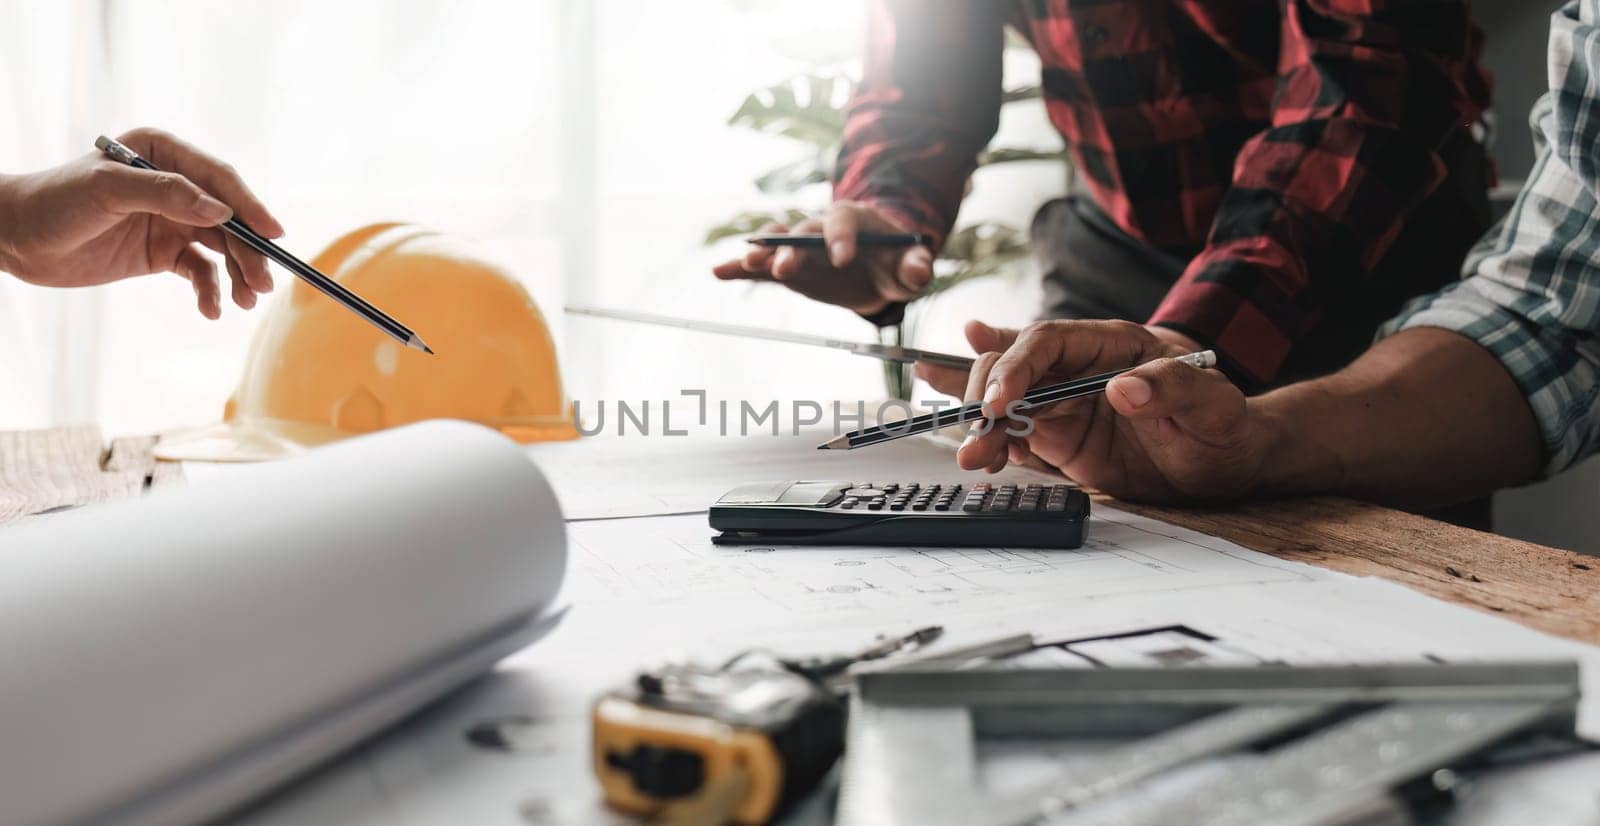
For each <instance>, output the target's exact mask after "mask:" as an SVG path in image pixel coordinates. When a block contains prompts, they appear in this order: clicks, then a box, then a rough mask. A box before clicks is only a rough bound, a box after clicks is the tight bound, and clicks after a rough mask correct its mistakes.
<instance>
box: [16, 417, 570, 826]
mask: <svg viewBox="0 0 1600 826" xmlns="http://www.w3.org/2000/svg"><path fill="white" fill-rule="evenodd" d="M565 565H566V539H565V527H564V524H563V521H562V518H561V512H560V510H559V508H558V506H557V504H556V500H555V496H554V494H553V493H552V492H551V490H550V487H549V485H548V484H547V483H546V482H545V480H544V478H543V476H542V475H541V474H540V473H539V471H538V469H537V468H536V467H535V466H534V465H533V463H532V462H531V461H529V459H528V458H527V456H526V455H525V454H524V452H523V451H522V449H521V448H520V447H519V446H518V445H516V444H514V443H512V442H511V441H509V440H507V439H505V438H504V437H502V436H501V435H499V434H498V433H495V432H494V431H491V430H488V429H486V428H482V427H478V426H476V425H469V424H464V423H460V422H426V423H423V424H418V425H413V426H410V427H405V428H401V429H398V430H393V431H389V432H386V433H381V434H377V435H372V436H366V437H362V438H358V439H352V440H350V441H348V442H344V443H341V444H337V445H334V446H330V447H326V448H322V449H319V450H316V451H313V452H312V453H310V454H308V455H306V456H303V457H300V458H296V459H291V460H287V461H283V462H278V463H273V464H263V465H255V466H250V467H243V468H238V469H236V470H235V471H233V472H231V473H230V474H227V475H222V476H217V477H215V478H214V479H209V480H207V481H206V483H205V484H196V485H194V486H192V487H188V488H183V489H179V490H176V491H172V492H170V493H169V492H162V493H158V494H154V495H151V496H149V497H146V498H144V499H142V500H138V501H129V502H122V503H117V504H111V505H103V506H98V507H93V508H89V509H85V510H82V511H74V512H68V513H63V514H60V515H57V516H51V517H45V518H40V519H36V520H33V521H31V522H28V523H24V524H22V525H20V526H17V527H14V528H11V529H7V530H3V531H0V823H6V824H32V823H57V822H83V821H95V822H132V823H155V822H160V823H173V822H180V821H195V820H199V819H204V818H209V817H212V816H214V815H216V814H218V813H219V812H222V811H225V810H227V809H228V808H231V807H233V806H236V805H238V804H239V803H240V802H242V800H243V799H244V798H246V797H249V796H251V795H254V794H257V793H259V792H261V791H263V790H265V789H266V788H268V787H270V786H273V785H275V784H277V783H280V782H281V781H282V780H283V779H285V778H286V777H288V776H290V775H292V774H294V773H296V772H298V771H302V770H304V769H305V768H306V767H307V766H308V765H310V764H311V763H314V762H316V761H319V760H322V759H325V758H326V757H328V756H329V755H331V754H332V753H334V752H336V751H338V750H341V749H343V748H346V747H348V746H349V745H351V744H352V743H354V742H355V741H357V740H359V739H361V738H363V737H366V736H369V735H370V734H372V733H374V732H375V731H376V730H377V729H378V728H380V727H382V726H383V725H386V724H388V723H389V722H392V721H394V720H395V719H398V718H399V717H401V716H403V715H405V714H408V713H409V712H411V711H413V710H415V709H416V708H417V707H419V706H421V705H422V704H424V703H426V702H428V701H430V700H433V699H435V698H437V697H438V696H439V695H440V694H442V693H444V692H445V691H448V690H450V689H451V688H454V687H455V686H457V685H459V684H461V683H462V682H464V681H466V680H468V679H471V678H472V677H474V676H476V675H477V674H480V673H482V672H483V671H485V670H487V669H488V668H489V667H491V666H492V664H493V662H494V661H495V660H496V659H498V658H500V657H503V656H505V655H506V654H508V653H510V650H514V648H515V647H517V646H520V645H521V644H522V641H525V640H526V639H527V638H529V637H531V636H532V634H533V631H532V630H531V629H538V628H543V627H548V625H549V624H551V622H550V620H549V617H550V616H551V614H550V611H549V609H550V606H551V603H552V601H553V600H554V598H555V595H556V593H557V591H558V590H559V588H560V585H561V579H562V574H563V571H564V569H565ZM519 635H520V641H517V642H515V643H514V644H512V643H510V642H508V641H510V640H518V639H519Z"/></svg>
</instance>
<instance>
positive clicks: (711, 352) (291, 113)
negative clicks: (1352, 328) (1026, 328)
mask: <svg viewBox="0 0 1600 826" xmlns="http://www.w3.org/2000/svg"><path fill="white" fill-rule="evenodd" d="M863 5H864V4H863V3H862V2H861V0H678V1H677V2H672V3H662V2H649V0H476V1H475V2H470V3H463V2H450V1H449V0H404V2H399V0H340V2H326V0H321V1H320V2H319V1H318V0H231V2H226V3H221V2H215V0H62V1H61V2H42V0H40V1H37V2H36V1H35V0H0V106H3V107H4V108H3V109H0V111H4V112H5V113H6V114H7V115H9V117H7V118H0V170H3V171H6V172H17V171H29V170H35V169H39V168H42V167H44V166H47V165H50V164H54V163H59V162H61V161H64V160H67V159H69V158H71V157H74V156H76V155H78V154H80V153H82V152H85V151H87V150H88V149H89V148H90V145H91V143H92V140H93V138H94V136H95V135H96V134H99V133H101V132H107V133H115V132H118V131H121V130H124V129H127V128H131V127H133V126H139V125H153V126H160V127H162V128H165V129H169V130H171V131H173V132H176V133H178V134H180V135H183V136H184V137H186V138H188V139H190V140H192V141H194V142H195V143H197V144H199V145H201V146H203V147H205V148H207V149H208V150H210V151H211V152H213V153H215V154H217V155H220V156H222V157H224V158H226V159H227V160H228V161H229V162H231V163H232V164H233V165H234V166H236V167H237V168H238V169H239V170H240V171H241V173H243V175H244V176H245V178H246V179H247V180H248V181H249V182H250V183H251V185H252V186H253V187H254V188H255V190H256V191H257V192H258V193H259V194H260V195H261V196H262V197H263V198H264V199H266V201H267V203H268V204H269V205H270V206H271V207H272V209H273V211H274V212H275V213H276V214H277V215H278V217H279V218H280V219H281V220H282V221H283V223H284V225H285V226H286V228H287V229H288V236H287V238H286V239H284V241H283V243H284V245H285V246H286V247H288V248H289V249H291V250H294V251H296V252H297V253H299V254H300V255H301V256H303V257H310V256H312V255H314V254H315V253H316V252H317V251H318V250H319V249H321V247H322V246H323V245H325V244H326V243H327V242H328V241H330V240H332V239H333V238H334V237H337V236H338V235H339V234H341V233H343V232H345V231H348V230H350V229H353V228H355V227H358V226H362V225H364V224H367V223H371V222H375V221H383V220H410V221H418V222H422V223H426V224H431V225H434V226H437V227H439V228H442V229H445V230H448V231H451V232H456V233H460V234H463V235H467V236H471V237H473V238H475V239H477V240H478V241H480V242H482V244H483V245H484V246H485V247H486V248H487V249H488V250H489V251H490V252H491V253H492V254H493V255H495V256H496V257H498V258H499V259H501V260H502V261H503V262H504V263H506V264H508V265H510V266H511V268H512V269H513V270H514V271H516V272H517V273H518V274H519V275H520V276H521V277H522V278H523V279H524V281H525V282H526V284H527V286H528V287H529V289H530V291H531V292H532V293H533V295H534V297H535V298H536V299H537V300H538V301H539V302H540V304H541V306H542V307H543V309H544V310H545V314H546V316H547V318H549V320H550V322H551V325H552V327H553V328H554V329H553V332H554V334H555V336H556V340H557V343H558V347H559V349H560V350H561V352H562V359H563V362H564V368H565V377H566V383H567V387H568V390H569V393H570V395H572V396H574V397H576V398H580V399H583V400H585V401H586V402H595V401H597V400H599V399H607V400H612V401H615V400H617V399H630V400H640V399H663V398H676V397H677V391H678V390H680V389H700V388H703V389H706V390H707V391H708V392H709V393H710V394H711V397H712V398H713V399H715V398H719V397H720V398H726V399H739V398H748V399H753V400H762V399H769V398H773V399H780V400H784V399H802V398H804V399H817V400H824V401H826V400H831V399H844V400H849V399H875V398H879V397H881V396H882V394H883V392H884V390H883V387H884V386H883V381H882V377H881V372H880V369H879V366H878V365H877V363H875V362H872V361H869V360H866V359H859V358H854V357H850V356H846V355H838V354H830V353H826V352H814V351H811V350H808V349H806V348H799V349H797V348H795V347H793V346H790V345H779V344H764V343H759V342H757V343H744V342H738V341H734V340H730V339H724V338H720V337H714V336H703V335H695V334H692V333H687V332H674V331H660V330H651V329H646V328H637V327H628V326H625V325H619V324H617V323H614V322H601V321H592V320H582V321H574V320H569V319H566V318H564V317H563V316H562V314H561V312H560V308H561V306H562V305H563V303H565V302H566V301H567V300H575V301H585V302H591V303H601V304H608V305H613V306H622V307H631V308H635V309H646V310H654V311H657V312H664V313H671V314H676V315H682V316H690V317H698V318H716V319H726V320H732V321H739V322H743V323H752V324H763V325H768V326H773V327H782V328H788V329H798V330H809V331H812V332H818V333H827V334H831V335H835V336H839V337H845V338H856V339H866V338H870V337H871V336H872V335H873V331H872V328H871V327H870V326H869V325H867V324H866V323H865V322H863V321H861V320H860V319H859V318H856V317H855V316H854V315H853V314H851V313H849V312H847V311H844V310H841V309H838V308H835V307H827V306H823V305H819V304H815V303H813V302H809V301H806V300H804V299H800V298H798V297H797V296H794V295H793V294H790V293H788V292H787V291H784V290H781V289H776V288H769V289H752V288H751V287H749V286H748V285H747V284H743V283H739V284H726V283H720V282H716V281H714V280H713V279H712V278H711V276H710V274H709V266H710V265H711V263H713V262H714V261H716V260H719V259H722V258H725V257H727V256H730V255H733V254H736V253H738V252H739V251H740V245H739V244H738V243H737V242H728V243H725V244H724V245H723V246H721V247H720V248H718V249H709V250H708V249H706V248H704V247H702V245H701V239H702V238H703V236H704V234H705V231H706V229H707V228H708V227H710V226H713V225H715V224H718V223H720V222H721V221H723V220H724V219H726V218H728V217H729V216H731V215H733V214H735V213H737V212H739V211H741V210H744V209H753V208H773V207H780V206H791V205H802V206H813V207H814V206H820V205H822V204H823V203H825V202H826V195H827V192H826V190H827V188H826V187H825V186H822V187H818V188H816V189H815V190H813V191H812V192H809V193H807V194H806V195H805V197H803V198H800V199H796V198H794V197H790V196H777V197H774V196H763V195H762V194H761V193H759V192H757V191H756V189H755V187H754V186H753V185H752V180H753V179H754V178H755V177H756V176H757V175H758V174H760V173H761V172H763V171H765V170H767V169H769V168H771V167H773V166H777V165H779V164H782V163H784V162H786V161H790V160H793V159H794V157H795V154H796V147H795V146H794V145H792V144H790V143H788V142H787V141H785V140H783V139H781V138H774V137H772V136H768V135H762V134H757V133H754V132H751V131H748V130H744V129H731V128H729V127H728V126H727V125H726V124H727V119H728V116H729V115H730V114H732V112H733V111H734V110H735V109H737V108H738V106H739V104H740V102H741V101H742V100H743V99H744V97H745V95H747V94H748V93H750V92H751V91H753V90H756V89H759V88H763V87H766V86H768V85H771V84H774V83H778V82H780V81H783V80H785V79H787V78H789V77H792V76H793V75H795V74H799V73H802V72H807V71H818V70H821V71H840V70H845V71H848V70H850V69H851V67H852V66H853V65H854V64H855V62H856V59H857V57H858V55H859V50H860V40H861V32H862V29H863V26H862V18H861V12H862V8H863ZM1032 71H1033V73H1035V75H1036V72H1037V69H1036V68H1035V69H1033V70H1032ZM1026 74H1027V73H1026V72H1025V73H1024V77H1023V78H1022V79H1027V78H1026ZM1037 120H1039V122H1040V123H1042V122H1043V119H1042V114H1040V116H1039V117H1038V118H1037ZM1008 128H1014V124H1011V123H1010V121H1009V120H1008V122H1007V124H1006V125H1003V126H1002V131H1004V130H1006V129H1008ZM1027 174H1031V175H1033V176H1034V177H1038V173H1037V172H1036V171H1035V172H1032V173H1027ZM1050 174H1051V178H1050V182H1049V185H1050V186H1053V185H1054V182H1055V181H1056V180H1058V179H1059V173H1058V172H1056V171H1054V170H1051V171H1050ZM1033 185H1034V186H1037V183H1035V184H1033ZM1026 190H1027V187H1026V186H1020V187H1017V186H1009V185H1008V186H1003V187H1000V188H996V189H990V188H986V187H979V188H978V189H977V190H976V191H975V195H974V198H973V199H972V200H971V202H969V204H968V206H967V208H966V209H965V210H964V214H966V215H968V216H969V217H987V216H990V215H1002V214H1003V215H1005V217H1007V219H1008V220H1010V221H1012V222H1013V223H1016V224H1020V225H1026V222H1027V217H1028V212H1029V211H1030V210H1031V208H1032V204H1034V203H1037V200H1038V199H1037V197H1034V196H1033V195H1031V194H1029V195H1028V197H1023V198H1021V199H1020V200H1019V199H1018V198H1016V197H1013V195H1012V193H1015V192H1018V191H1023V192H1026ZM997 196H998V197H997ZM1013 202H1017V203H1013ZM1018 203H1019V204H1020V208H1018ZM1011 213H1015V214H1011ZM277 277H278V278H279V280H280V281H281V280H284V279H286V278H288V276H287V275H286V274H284V273H281V272H279V273H278V275H277ZM956 299H959V300H956ZM940 306H941V307H943V308H944V309H943V310H941V314H942V315H945V314H947V315H948V316H949V317H948V319H944V318H941V320H940V322H939V324H938V325H931V324H930V325H926V326H927V332H928V334H929V335H930V339H929V340H928V341H927V342H926V343H927V344H929V345H930V346H935V347H942V348H947V349H951V348H961V349H964V343H962V342H961V341H960V335H959V328H960V323H959V322H960V321H961V320H964V319H965V318H968V317H972V316H981V317H984V318H987V319H990V320H997V321H1013V320H1019V319H1021V318H1025V317H1026V316H1027V313H1028V312H1030V311H1031V309H1032V300H1031V298H1028V297H1026V296H1024V297H1021V298H1019V297H1018V295H1016V290H1015V288H1014V285H1010V284H1001V283H995V284H991V285H974V289H973V290H970V291H967V292H965V293H963V295H961V296H952V297H950V298H946V299H942V300H941V305H940ZM945 311H948V312H947V313H946V312H945ZM263 312H264V307H263V308H261V309H257V310H256V311H254V312H252V313H244V312H242V311H239V310H237V309H236V308H231V307H227V306H225V307H224V315H223V318H222V320H221V321H218V322H209V321H206V320H205V319H203V318H201V317H200V316H199V314H198V313H196V312H195V310H194V307H193V299H192V295H191V293H190V291H189V288H188V286H187V285H186V284H185V283H184V282H182V281H181V280H180V279H178V278H176V277H175V276H170V275H168V276H162V275H158V276H152V277H149V278H141V279H134V280H132V281H127V282H122V283H119V284H114V285H110V286H107V287H104V288H97V289H94V290H77V291H71V292H63V291H49V290H43V289H39V288H35V287H29V286H26V285H21V284H18V283H16V282H15V281H14V280H13V279H9V278H6V277H0V427H23V426H43V425H50V424H60V423H66V422H74V421H94V422H98V423H99V424H100V425H101V426H102V428H103V429H104V430H106V431H107V432H108V433H109V434H119V433H140V432H155V431H159V430H164V429H169V428H174V427H181V426H185V425H192V424H204V423H206V422H209V421H213V420H215V419H216V418H217V416H218V415H219V414H220V413H221V410H222V405H223V402H224V401H225V400H226V398H227V397H228V395H229V394H230V393H231V392H232V389H233V386H234V384H235V382H236V381H237V378H238V375H239V373H240V369H241V365H242V361H243V359H244V356H245V352H246V349H247V346H248V343H249V337H250V335H251V332H252V330H253V329H254V325H255V324H256V322H257V320H258V319H259V318H260V317H261V316H262V314H263ZM935 326H937V329H935ZM775 365H781V368H778V367H775Z"/></svg>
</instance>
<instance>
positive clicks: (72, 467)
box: [0, 425, 182, 525]
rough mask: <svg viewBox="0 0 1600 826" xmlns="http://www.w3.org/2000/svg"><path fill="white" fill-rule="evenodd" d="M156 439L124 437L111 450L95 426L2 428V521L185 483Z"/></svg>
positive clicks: (111, 499) (10, 520)
mask: <svg viewBox="0 0 1600 826" xmlns="http://www.w3.org/2000/svg"><path fill="white" fill-rule="evenodd" d="M154 444H155V439H154V437H139V438H132V439H118V440H116V441H115V442H113V443H112V446H111V448H110V449H109V450H108V449H106V448H105V446H104V443H103V442H102V440H101V437H100V429H99V428H98V427H95V426H93V425H80V426H75V427H61V428H52V429H48V430H22V431H10V432H0V525H3V524H6V523H8V522H14V521H17V520H19V519H23V518H26V517H28V516H30V515H33V514H39V513H44V512H47V511H56V510H62V509H66V508H73V507H79V506H82V505H91V504H95V503H99V502H110V501H115V500H117V499H126V498H129V497H133V496H139V495H142V494H143V493H144V492H145V491H146V490H147V489H149V488H150V487H153V486H154V485H156V484H166V483H174V482H181V480H182V470H181V467H180V466H179V465H177V464H175V463H169V462H159V461H157V460H156V458H155V454H154V453H153V447H154Z"/></svg>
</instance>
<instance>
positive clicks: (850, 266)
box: [711, 201, 933, 316]
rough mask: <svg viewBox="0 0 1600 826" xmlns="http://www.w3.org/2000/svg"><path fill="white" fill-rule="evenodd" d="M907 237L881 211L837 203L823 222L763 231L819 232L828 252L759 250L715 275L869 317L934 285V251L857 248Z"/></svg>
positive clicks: (722, 267)
mask: <svg viewBox="0 0 1600 826" xmlns="http://www.w3.org/2000/svg"><path fill="white" fill-rule="evenodd" d="M905 231H906V228H905V227H903V226H901V225H900V224H899V223H898V222H896V221H895V220H894V219H893V218H890V217H889V216H888V215H887V214H885V213H884V212H883V211H882V210H880V209H878V208H877V207H874V206H872V205H870V204H863V203H858V202H855V201H837V202H835V203H834V204H833V205H832V206H830V207H828V211H827V212H826V213H824V214H823V216H822V217H821V218H808V219H806V220H804V221H801V222H800V223H798V224H796V225H795V226H793V227H785V226H783V225H781V224H768V225H766V226H764V227H762V228H761V232H764V233H787V232H796V233H815V232H821V233H822V235H823V238H824V242H825V244H826V246H827V249H826V250H816V249H812V250H808V249H801V248H798V247H778V248H776V249H774V248H770V247H755V248H753V249H751V250H750V251H749V252H746V253H745V254H744V255H743V256H742V257H740V258H735V259H733V260H732V261H726V262H723V263H722V264H718V265H717V266H715V267H713V268H712V270H711V272H712V273H713V274H714V275H716V277H718V278H720V279H723V280H724V281H737V280H746V281H776V282H777V283H779V284H782V285H784V286H785V287H788V288H789V289H791V290H794V291H795V292H797V293H799V294H801V295H803V296H805V297H807V298H810V299H814V300H816V301H822V302H825V303H828V304H837V305H839V306H840V307H845V308H847V309H850V310H854V311H855V312H857V313H860V314H861V315H865V316H870V315H873V314H875V313H879V312H882V311H883V310H884V308H886V307H888V306H889V305H890V304H892V303H895V302H898V301H910V300H911V299H913V298H916V297H917V296H918V295H920V294H921V293H922V291H923V289H925V288H926V287H927V286H928V282H930V281H932V280H933V251H932V250H930V249H928V248H927V247H925V246H914V247H886V248H877V247H874V248H866V249H862V248H859V247H858V246H857V244H856V235H857V234H858V233H862V232H905Z"/></svg>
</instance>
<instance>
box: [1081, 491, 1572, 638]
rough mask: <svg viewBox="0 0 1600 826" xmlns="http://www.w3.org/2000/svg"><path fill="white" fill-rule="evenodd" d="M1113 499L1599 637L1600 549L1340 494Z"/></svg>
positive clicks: (1299, 557) (1543, 625)
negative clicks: (1569, 547) (1176, 501)
mask: <svg viewBox="0 0 1600 826" xmlns="http://www.w3.org/2000/svg"><path fill="white" fill-rule="evenodd" d="M1095 498H1096V499H1097V500H1100V501H1104V502H1106V504H1108V505H1111V506H1113V507H1117V508H1122V509H1125V510H1129V511H1132V512H1134V513H1139V514H1144V515H1146V516H1150V517H1153V518H1155V519H1161V520H1164V521H1167V522H1171V523H1173V524H1175V525H1182V526H1183V527H1186V528H1190V529H1193V530H1196V531H1200V532H1202V533H1206V534H1211V535H1213V536H1218V537H1221V538H1223V539H1227V540H1229V541H1232V542H1237V543H1239V544H1240V545H1243V546H1245V547H1246V548H1250V549H1252V550H1257V551H1260V552H1262V553H1267V554H1271V555H1273V556H1276V557H1279V558H1281V559H1289V560H1294V561H1296V562H1305V563H1309V564H1312V565H1319V566H1321V567H1324V568H1329V569H1332V570H1335V571H1341V572H1343V573H1347V574H1352V575H1355V576H1378V577H1383V578H1384V579H1387V580H1391V581H1393V582H1397V583H1400V584H1401V585H1405V586H1407V587H1410V588H1412V589H1415V590H1417V591H1420V592H1422V593H1424V594H1427V595H1429V596H1432V597H1436V598H1438V599H1443V600H1448V601H1450V602H1454V603H1457V604H1459V605H1465V606H1468V607H1470V608H1475V609H1477V610H1480V611H1484V612H1487V613H1492V614H1495V615H1497V616H1502V617H1506V618H1508V619H1511V620H1515V621H1516V622H1519V623H1522V624H1523V625H1526V626H1528V627H1530V628H1535V629H1538V630H1540V631H1545V632H1547V633H1551V634H1555V635H1558V636H1562V637H1567V638H1568V639H1573V640H1578V641H1580V642H1587V643H1595V644H1600V558H1597V557H1592V556H1586V555H1584V554H1580V553H1575V552H1572V551H1563V550H1559V549H1556V548H1549V547H1545V546H1543V545H1536V544H1534V543H1532V542H1524V541H1521V540H1518V539H1509V538H1507V537H1503V536H1497V535H1495V534H1492V533H1484V532H1482V531H1475V530H1472V529H1470V528H1462V527H1458V526H1455V525H1451V524H1448V523H1445V522H1438V521H1435V520H1432V519H1428V518H1426V517H1421V516H1416V515H1414V514H1409V513H1404V512H1402V511H1397V510H1391V509H1389V508H1384V507H1380V506H1378V505H1371V504H1367V503H1364V502H1356V501H1352V500H1349V499H1341V498H1337V497H1327V496H1323V497H1310V498H1303V499H1289V500H1282V501H1272V502H1259V503H1250V504H1240V505H1225V506H1206V507H1205V508H1203V509H1201V508H1174V507H1156V506H1151V505H1136V504H1131V503H1125V502H1118V501H1115V500H1111V499H1109V498H1107V497H1104V496H1098V495H1097V496H1096V497H1095Z"/></svg>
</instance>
